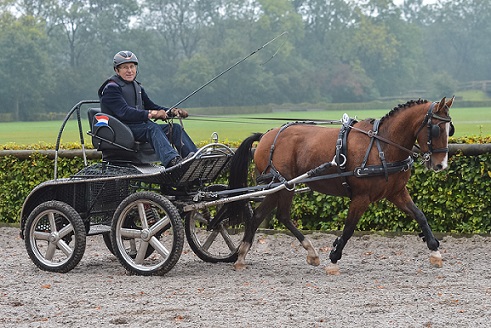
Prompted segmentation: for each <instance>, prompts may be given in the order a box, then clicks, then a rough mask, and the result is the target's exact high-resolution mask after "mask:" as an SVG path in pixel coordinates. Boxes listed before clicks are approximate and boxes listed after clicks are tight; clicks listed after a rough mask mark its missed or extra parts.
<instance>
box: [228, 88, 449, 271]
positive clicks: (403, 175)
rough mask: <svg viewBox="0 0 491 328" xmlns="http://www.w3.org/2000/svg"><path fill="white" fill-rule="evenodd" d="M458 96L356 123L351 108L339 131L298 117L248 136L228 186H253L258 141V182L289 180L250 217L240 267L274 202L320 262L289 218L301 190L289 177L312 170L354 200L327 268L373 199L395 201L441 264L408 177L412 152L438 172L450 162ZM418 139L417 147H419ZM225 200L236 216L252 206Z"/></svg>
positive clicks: (321, 186) (317, 184)
mask: <svg viewBox="0 0 491 328" xmlns="http://www.w3.org/2000/svg"><path fill="white" fill-rule="evenodd" d="M454 98H455V97H452V98H451V99H449V100H446V98H445V97H444V98H443V99H442V100H441V101H439V102H429V101H427V100H422V99H418V100H411V101H408V102H407V103H405V104H402V105H398V106H397V107H394V108H393V109H392V110H391V111H390V112H389V113H387V114H386V115H385V116H383V117H382V118H381V119H380V120H375V119H365V120H362V121H357V120H355V119H349V117H347V116H346V114H345V117H344V118H343V120H342V123H343V124H342V127H341V129H339V128H333V127H326V126H322V125H316V124H302V123H298V122H297V123H292V124H287V125H284V126H282V127H280V128H275V129H272V130H270V131H268V132H266V133H265V134H261V133H255V134H253V135H252V136H250V137H248V138H246V139H245V140H244V141H243V142H242V143H241V145H240V146H239V147H238V149H237V151H236V153H235V155H234V157H233V158H232V161H231V168H230V177H229V188H230V189H235V188H243V187H247V174H248V167H249V163H250V160H251V157H252V156H251V148H252V145H253V143H255V142H257V141H259V143H258V144H257V147H256V150H255V152H254V163H255V167H256V170H257V171H258V172H260V173H261V175H259V176H258V181H259V179H262V181H266V180H268V181H271V182H270V183H273V182H276V183H277V184H281V183H284V184H285V188H284V189H281V190H280V191H277V192H274V193H271V194H267V195H266V196H265V198H264V200H263V201H262V202H261V203H260V205H259V206H258V207H257V208H256V209H255V210H254V213H253V215H252V218H249V219H247V220H245V233H244V236H243V239H242V241H241V243H240V246H239V249H238V258H237V260H236V262H235V263H234V268H235V269H236V270H241V269H244V268H245V266H246V263H245V257H246V255H247V253H248V251H249V249H250V247H251V245H252V242H253V239H254V235H255V233H256V231H257V229H258V227H259V225H260V223H261V222H262V221H263V219H264V218H265V217H266V216H267V215H269V214H270V213H271V212H272V211H273V210H274V209H275V208H276V209H277V210H276V217H277V219H278V221H279V222H281V223H283V224H284V225H285V226H286V227H287V228H288V229H289V230H290V231H291V232H292V234H293V235H294V236H295V237H296V238H297V239H298V240H299V241H300V243H301V244H302V246H303V247H304V248H305V249H306V251H307V263H309V264H311V265H315V266H317V265H319V264H320V260H319V255H318V253H317V251H316V250H315V249H314V247H313V245H312V243H311V241H310V240H309V239H308V238H306V237H305V236H304V235H303V234H302V233H301V232H300V231H299V230H298V229H297V228H296V227H295V225H294V224H293V222H292V221H291V218H290V212H291V204H292V200H293V197H294V194H295V192H294V188H293V187H294V186H293V185H292V184H291V183H289V180H291V179H294V178H296V177H299V176H300V175H305V174H306V173H308V174H309V176H319V175H320V176H319V178H318V179H316V178H315V177H314V178H312V179H310V180H309V179H307V180H305V181H306V182H305V184H306V185H307V186H308V187H309V188H310V189H311V190H312V191H317V192H320V193H324V194H328V195H334V196H345V197H349V198H350V199H351V200H350V205H349V209H348V216H347V218H346V221H345V226H344V229H343V231H342V234H341V236H339V237H337V238H336V239H335V241H334V243H333V247H332V249H331V251H330V254H329V258H330V261H331V263H330V264H329V265H328V266H327V267H326V273H327V274H339V272H340V271H339V265H338V263H337V262H338V261H339V260H340V259H341V256H342V252H343V248H344V247H345V245H346V243H347V242H348V240H349V239H350V238H351V236H352V235H353V233H354V230H355V228H356V225H357V223H358V221H359V219H360V217H361V216H362V214H363V213H364V212H365V211H366V210H367V209H368V206H369V205H370V204H371V203H373V202H377V201H379V200H381V199H387V200H388V201H390V202H392V203H393V204H394V205H395V206H397V207H398V208H399V209H400V210H402V211H403V212H405V213H407V214H408V215H409V216H410V217H412V218H413V219H415V220H416V221H417V222H418V224H419V226H420V228H421V229H422V234H421V237H423V241H426V244H427V247H428V248H429V250H430V251H431V252H430V263H431V264H432V265H433V266H437V267H441V266H442V257H441V254H440V252H439V250H438V248H439V241H438V240H437V239H436V238H435V236H434V235H433V232H432V231H431V228H430V226H429V225H428V222H427V219H426V217H425V215H424V214H423V212H422V211H421V210H420V209H419V208H418V207H416V205H415V204H414V202H413V200H412V199H411V196H410V195H409V192H408V190H407V187H406V183H407V182H408V180H409V177H410V175H411V169H410V168H411V166H412V164H413V158H414V157H417V156H421V159H422V161H423V162H424V164H425V166H426V167H427V168H428V169H432V170H434V171H441V170H444V169H445V168H446V167H447V162H448V137H449V136H451V135H453V132H454V127H453V124H452V121H451V118H450V116H449V109H450V107H451V106H452V104H453V100H454ZM416 142H417V144H418V145H419V146H418V145H415V143H416ZM413 146H416V147H419V148H420V154H418V153H417V152H414V151H413ZM319 172H321V173H319ZM302 183H303V182H302ZM227 205H228V206H230V208H229V211H230V210H232V213H234V214H235V215H237V216H239V215H240V212H241V211H242V210H246V208H247V207H246V206H244V205H245V204H244V201H242V203H241V202H240V201H236V202H232V203H229V204H227Z"/></svg>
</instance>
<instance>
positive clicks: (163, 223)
mask: <svg viewBox="0 0 491 328" xmlns="http://www.w3.org/2000/svg"><path fill="white" fill-rule="evenodd" d="M166 227H167V228H168V227H170V219H169V217H168V216H166V217H164V218H162V219H160V220H159V221H158V222H157V223H155V224H154V225H153V226H152V227H151V228H150V234H151V235H152V236H153V235H155V234H156V233H157V232H159V231H162V230H163V229H164V228H166Z"/></svg>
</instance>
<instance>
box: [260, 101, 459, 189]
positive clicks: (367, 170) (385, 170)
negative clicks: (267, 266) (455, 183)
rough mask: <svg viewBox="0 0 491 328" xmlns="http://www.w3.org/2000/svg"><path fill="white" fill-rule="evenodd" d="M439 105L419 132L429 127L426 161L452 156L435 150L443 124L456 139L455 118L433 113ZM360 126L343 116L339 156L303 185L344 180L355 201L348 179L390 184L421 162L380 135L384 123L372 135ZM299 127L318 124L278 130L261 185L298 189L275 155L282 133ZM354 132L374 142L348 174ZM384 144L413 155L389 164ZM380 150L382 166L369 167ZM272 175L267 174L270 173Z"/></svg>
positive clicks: (430, 111) (312, 172)
mask: <svg viewBox="0 0 491 328" xmlns="http://www.w3.org/2000/svg"><path fill="white" fill-rule="evenodd" d="M435 104H436V103H435V102H434V103H432V104H431V106H430V108H429V109H428V112H427V114H426V115H425V118H424V119H423V122H422V123H421V126H420V128H419V129H418V131H417V132H416V136H417V135H418V134H419V133H420V132H421V131H422V129H423V128H424V127H425V126H426V127H427V128H428V142H427V144H428V151H427V152H425V153H424V154H423V161H429V160H430V158H431V155H432V154H433V153H441V152H445V153H448V147H446V148H437V149H434V148H433V145H432V139H433V138H437V137H438V136H439V133H440V127H439V125H440V124H441V123H450V131H449V135H453V132H454V127H453V124H452V121H451V118H446V117H441V116H439V115H436V114H434V113H433V109H434V107H435ZM433 118H435V119H438V120H440V122H439V123H437V124H433V123H432V122H431V120H432V119H433ZM356 122H357V120H356V119H352V118H349V117H348V115H347V114H344V115H343V118H342V120H341V123H342V127H341V129H340V131H339V134H338V139H337V140H336V152H335V156H334V159H333V160H332V161H331V162H326V163H324V164H322V165H320V166H318V167H316V168H314V169H312V170H310V171H309V172H307V175H308V178H306V179H304V180H302V183H308V182H313V181H317V180H323V179H330V178H343V179H344V181H343V182H342V184H343V186H345V188H346V191H347V193H348V195H349V197H350V198H351V196H352V194H351V188H350V186H349V184H348V181H347V177H348V176H355V177H357V178H363V177H369V176H379V175H384V176H385V180H386V181H387V180H388V178H389V174H393V173H398V172H406V171H407V170H409V169H411V167H412V166H413V163H414V158H417V157H418V156H419V154H418V153H416V152H414V151H412V150H410V149H407V148H405V147H403V146H401V145H399V144H396V143H395V142H393V141H391V140H388V139H386V138H384V137H382V136H380V135H378V132H379V126H380V120H374V122H373V129H372V130H369V131H365V130H362V129H359V128H356V127H354V126H353V125H354V124H355V123H356ZM297 124H316V123H315V122H291V123H287V124H284V125H283V126H281V128H280V129H279V130H278V132H277V134H276V136H275V138H274V140H273V143H272V144H271V147H270V152H269V161H268V165H267V166H266V168H265V169H264V171H263V172H262V173H261V174H260V175H259V176H258V177H257V179H256V180H257V182H258V183H261V182H265V181H269V184H270V185H271V186H273V185H277V184H278V183H275V182H277V181H278V182H279V183H282V184H285V185H286V189H287V190H290V191H291V190H293V189H294V186H293V185H289V184H288V180H287V179H286V178H285V177H284V176H282V175H281V173H280V172H279V171H278V170H277V169H276V168H275V166H274V164H273V153H274V150H275V148H276V142H277V140H278V137H279V135H280V133H281V132H283V131H284V130H285V129H287V128H288V127H290V126H292V125H297ZM350 130H355V131H358V132H361V133H363V134H365V135H367V136H368V137H369V138H370V144H369V145H368V147H367V150H366V152H365V156H364V158H363V161H362V164H361V165H360V166H359V167H356V168H355V169H354V170H353V171H346V162H347V156H346V154H347V140H348V134H349V132H350ZM381 142H384V143H387V144H389V145H392V146H394V147H397V148H399V149H401V150H403V151H405V152H407V153H409V156H408V158H406V159H404V160H402V161H397V162H391V163H388V162H387V160H386V159H385V153H384V151H383V150H382V145H381ZM374 145H375V146H376V147H377V150H378V155H379V158H380V161H381V164H380V165H367V162H368V158H369V155H370V152H371V149H372V148H373V146H374ZM416 147H417V148H419V149H420V147H419V146H417V145H416ZM332 166H336V167H337V173H335V174H327V175H322V173H323V172H324V171H325V170H326V169H327V168H329V167H332ZM268 169H269V172H268V173H266V171H268Z"/></svg>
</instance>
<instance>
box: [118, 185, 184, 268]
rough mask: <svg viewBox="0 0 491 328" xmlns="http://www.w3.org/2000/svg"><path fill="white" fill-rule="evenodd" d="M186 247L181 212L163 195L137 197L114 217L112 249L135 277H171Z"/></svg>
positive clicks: (140, 194) (138, 194)
mask: <svg viewBox="0 0 491 328" xmlns="http://www.w3.org/2000/svg"><path fill="white" fill-rule="evenodd" d="M183 244H184V228H183V226H182V220H181V217H180V215H179V212H178V210H177V208H176V207H175V206H174V205H173V204H172V203H171V202H170V201H169V200H168V199H167V198H165V197H164V196H162V195H159V194H156V193H153V192H138V193H134V194H132V195H130V196H128V197H127V198H126V199H124V200H123V202H121V204H120V205H119V206H118V208H117V209H116V212H115V213H114V218H113V222H112V227H111V245H112V247H113V250H114V253H115V255H116V257H117V258H118V260H119V261H120V262H121V264H122V265H123V266H124V267H125V268H126V269H127V270H128V271H130V272H132V273H135V274H139V275H145V276H149V275H163V274H165V273H167V272H168V271H170V270H171V269H172V268H173V267H174V265H175V264H176V263H177V261H178V260H179V258H180V256H181V253H182V248H183Z"/></svg>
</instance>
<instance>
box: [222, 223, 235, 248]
mask: <svg viewBox="0 0 491 328" xmlns="http://www.w3.org/2000/svg"><path fill="white" fill-rule="evenodd" d="M220 234H221V235H222V237H223V240H225V243H226V244H227V246H228V249H230V250H231V251H235V249H236V248H237V246H236V245H235V243H234V241H233V240H232V238H231V237H230V234H229V233H228V231H227V229H226V228H225V227H224V226H223V225H220Z"/></svg>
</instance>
